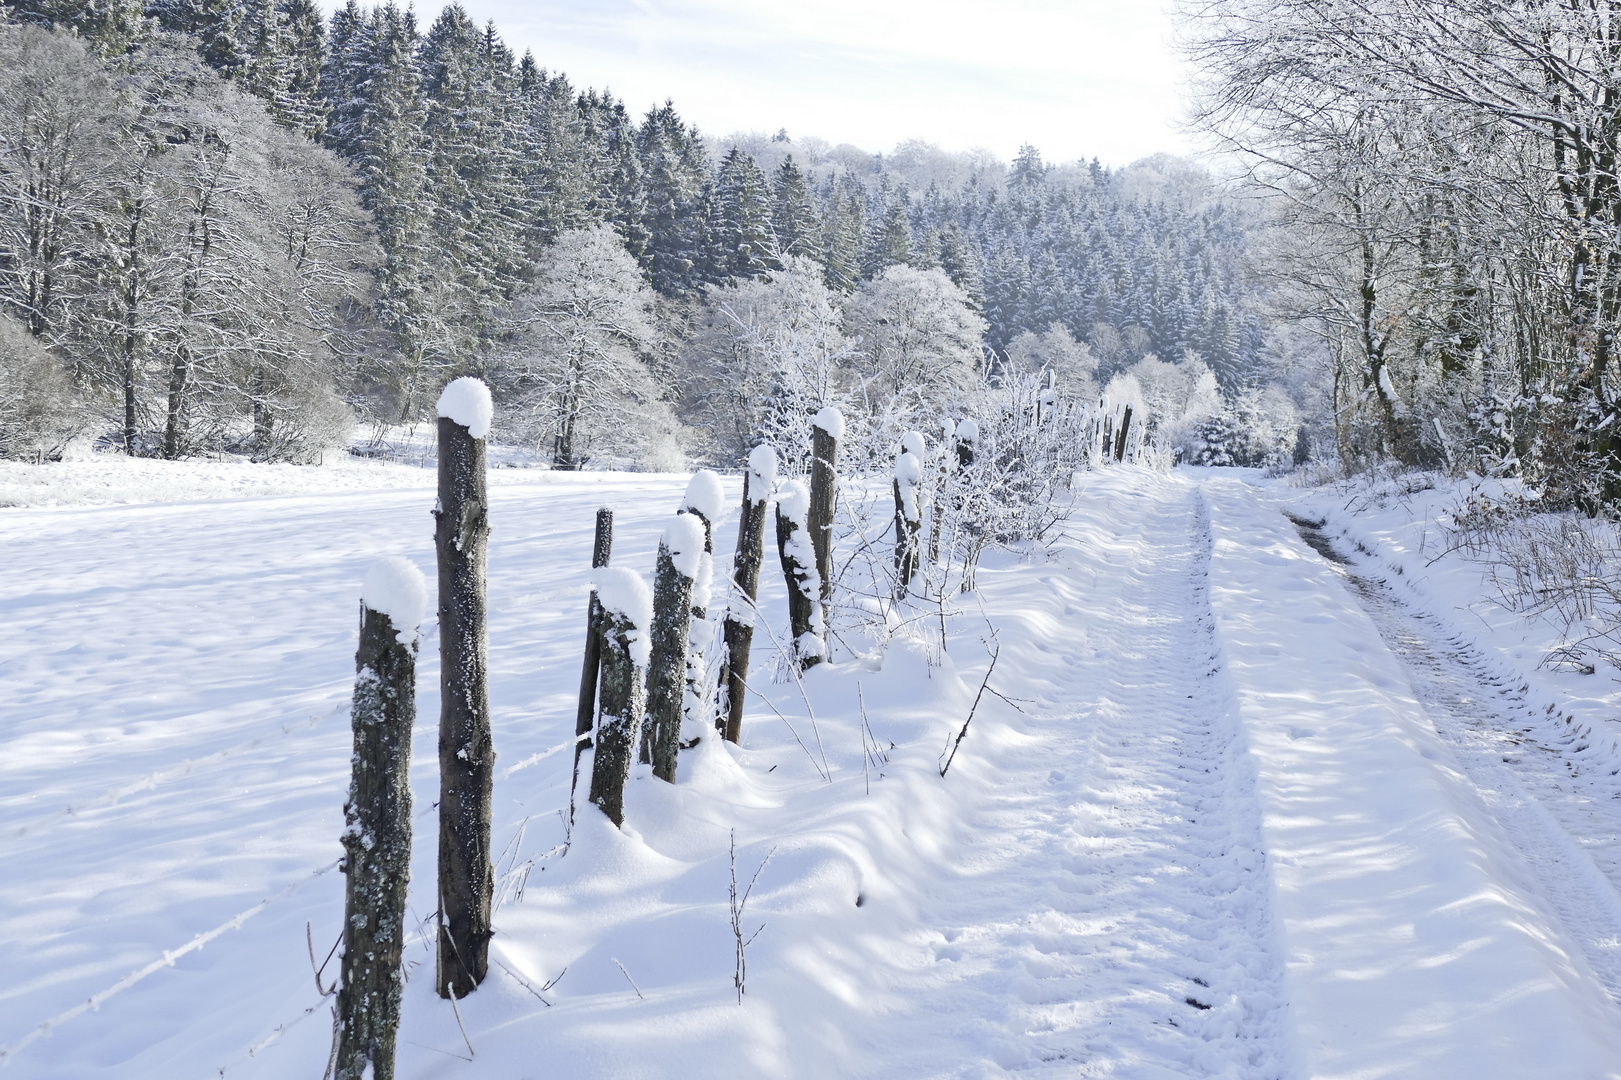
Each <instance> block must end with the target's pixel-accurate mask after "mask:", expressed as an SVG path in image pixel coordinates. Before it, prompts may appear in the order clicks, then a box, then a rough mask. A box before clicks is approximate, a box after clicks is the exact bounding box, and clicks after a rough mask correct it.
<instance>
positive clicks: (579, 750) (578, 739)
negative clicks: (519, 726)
mask: <svg viewBox="0 0 1621 1080" xmlns="http://www.w3.org/2000/svg"><path fill="white" fill-rule="evenodd" d="M613 542H614V512H613V511H612V510H610V509H608V507H606V506H604V507H602V508H601V509H599V510H598V511H597V532H596V536H595V537H593V539H592V541H591V569H593V570H600V569H602V568H603V567H604V566H607V565H608V558H609V556H610V555H611V554H612V551H613ZM601 662H602V602H601V601H600V600H598V599H597V593H596V590H595V589H593V590H591V601H590V603H589V604H588V605H587V607H586V614H585V662H584V663H583V664H582V665H581V666H580V704H579V708H578V709H577V710H576V711H575V713H574V736H575V741H574V779H573V780H572V781H570V783H569V788H568V790H569V807H570V810H569V813H570V815H572V814H573V806H574V789H575V788H576V787H577V786H578V785H579V782H580V755H581V754H583V753H585V747H586V743H587V741H588V740H586V739H585V738H584V736H586V735H589V734H591V728H592V727H593V726H594V725H595V723H596V718H597V717H596V713H597V671H598V668H599V667H600V666H601Z"/></svg>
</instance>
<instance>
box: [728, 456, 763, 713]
mask: <svg viewBox="0 0 1621 1080" xmlns="http://www.w3.org/2000/svg"><path fill="white" fill-rule="evenodd" d="M776 475H777V452H776V451H775V450H773V449H772V448H771V447H769V446H757V447H755V448H754V450H753V452H751V453H750V454H749V467H748V470H747V471H746V472H745V473H744V474H743V508H742V510H741V512H740V513H739V515H738V521H737V553H736V554H735V555H734V556H733V557H732V591H733V593H734V596H735V599H734V600H733V601H732V603H731V604H729V605H728V606H727V609H726V624H725V627H724V630H723V633H724V635H725V640H726V657H725V660H724V661H723V666H722V667H721V686H722V687H724V688H725V695H726V700H725V710H724V712H723V713H722V714H721V716H720V723H721V725H722V729H721V734H722V735H723V736H724V737H725V738H726V740H727V741H728V742H734V743H735V742H738V741H739V740H740V739H742V737H743V701H744V698H745V696H746V695H747V693H748V679H749V650H750V649H752V648H753V647H754V619H755V601H756V600H757V599H758V598H759V596H760V564H761V563H762V562H764V561H765V518H766V509H767V507H768V506H769V504H770V501H771V487H772V484H773V482H774V481H775V479H776Z"/></svg>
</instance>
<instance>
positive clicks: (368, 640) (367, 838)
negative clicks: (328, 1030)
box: [335, 557, 428, 1080]
mask: <svg viewBox="0 0 1621 1080" xmlns="http://www.w3.org/2000/svg"><path fill="white" fill-rule="evenodd" d="M427 607H428V585H427V582H425V581H423V579H422V573H421V572H420V571H419V570H417V568H416V567H415V566H412V565H411V564H410V563H409V562H407V561H406V560H404V559H401V558H398V557H395V558H389V559H385V560H383V561H382V562H380V563H378V564H377V565H375V566H373V567H372V568H371V572H370V573H368V574H367V575H366V583H365V586H364V587H363V588H362V590H361V603H360V647H359V648H358V649H357V650H356V651H355V691H354V698H353V702H352V704H351V705H350V709H349V722H350V725H351V726H352V727H353V729H354V753H353V756H352V758H351V769H352V775H351V778H350V781H349V799H348V801H347V802H346V803H345V804H344V807H343V819H344V830H343V872H344V875H345V879H346V880H345V883H344V904H343V960H342V964H341V968H340V973H339V977H338V1054H337V1058H336V1060H335V1068H336V1073H337V1078H338V1080H361V1077H362V1076H370V1077H373V1078H375V1080H392V1078H393V1076H394V1036H395V1033H396V1032H397V1031H398V1030H399V1025H400V990H401V986H402V980H401V972H400V959H401V955H400V954H401V951H402V950H403V948H404V943H405V888H406V884H407V883H408V882H409V881H410V877H411V776H410V774H411V728H412V726H413V725H414V724H415V722H416V652H417V624H419V623H420V622H421V621H422V617H423V616H424V615H425V614H426V613H427Z"/></svg>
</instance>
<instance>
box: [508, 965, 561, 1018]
mask: <svg viewBox="0 0 1621 1080" xmlns="http://www.w3.org/2000/svg"><path fill="white" fill-rule="evenodd" d="M490 963H492V964H494V965H495V966H496V967H498V968H500V969H501V970H502V971H504V972H506V973H507V974H508V975H511V976H512V978H513V981H515V982H516V983H517V984H518V985H519V986H521V987H523V988H524V989H525V990H527V991H529V992H530V993H531V994H533V995H535V997H537V998H540V1003H541V1004H542V1005H544V1006H546V1007H547V1008H548V1009H549V1008H551V1007H552V1003H551V1002H549V1001H547V1000H546V999H545V998H543V997H540V991H539V990H536V989H535V988H534V987H533V986H530V985H529V983H528V982H526V981H525V980H524V978H523V976H521V975H519V974H518V973H517V972H516V971H513V970H512V969H511V968H509V967H507V966H506V965H505V964H503V963H501V961H499V960H497V959H495V958H494V957H491V958H490ZM563 970H564V971H567V970H568V969H567V968H564V969H563ZM562 977H563V976H561V975H559V976H558V977H557V978H559V979H561V978H562ZM553 982H556V980H555V979H554V980H553ZM546 985H547V986H551V985H552V983H547V984H546Z"/></svg>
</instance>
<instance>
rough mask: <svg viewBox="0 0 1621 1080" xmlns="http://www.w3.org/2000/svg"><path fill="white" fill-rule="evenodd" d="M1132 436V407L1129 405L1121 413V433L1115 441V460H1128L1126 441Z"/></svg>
mask: <svg viewBox="0 0 1621 1080" xmlns="http://www.w3.org/2000/svg"><path fill="white" fill-rule="evenodd" d="M1130 436H1131V406H1130V405H1129V404H1128V405H1126V407H1125V408H1124V409H1122V410H1121V412H1120V433H1119V434H1118V435H1116V436H1115V440H1114V459H1115V460H1116V461H1125V460H1126V439H1127V438H1129V437H1130Z"/></svg>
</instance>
